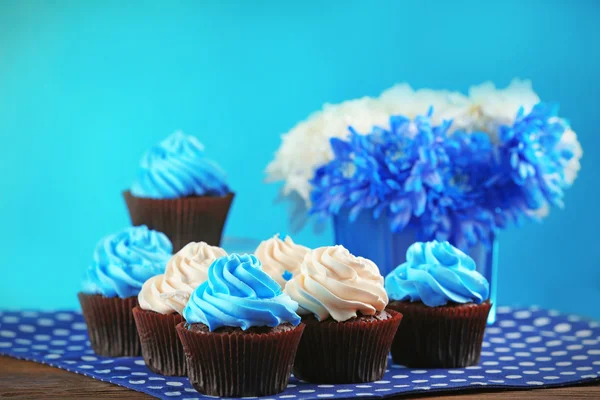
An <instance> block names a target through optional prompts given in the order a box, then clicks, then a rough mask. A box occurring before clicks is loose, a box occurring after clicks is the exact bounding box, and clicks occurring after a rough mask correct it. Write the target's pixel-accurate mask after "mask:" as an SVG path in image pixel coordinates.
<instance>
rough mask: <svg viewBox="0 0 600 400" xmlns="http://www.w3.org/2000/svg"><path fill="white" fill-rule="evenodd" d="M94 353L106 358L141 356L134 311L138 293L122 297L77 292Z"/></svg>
mask: <svg viewBox="0 0 600 400" xmlns="http://www.w3.org/2000/svg"><path fill="white" fill-rule="evenodd" d="M77 297H78V298H79V303H80V304H81V310H82V311H83V317H84V318H85V322H86V324H87V329H88V335H89V338H90V344H91V346H92V349H93V350H94V352H95V353H96V354H98V355H101V356H105V357H135V356H139V355H141V348H140V340H139V337H138V333H137V329H136V327H135V320H134V318H133V313H132V310H133V308H134V307H136V306H137V305H138V299H137V296H135V297H127V298H124V299H122V298H119V297H104V296H102V295H100V294H85V293H79V294H78V295H77Z"/></svg>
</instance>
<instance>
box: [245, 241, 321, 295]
mask: <svg viewBox="0 0 600 400" xmlns="http://www.w3.org/2000/svg"><path fill="white" fill-rule="evenodd" d="M309 251H310V249H309V248H308V247H304V246H302V245H299V244H296V243H294V241H293V240H292V238H291V237H289V236H286V237H285V239H284V240H281V239H280V238H279V234H277V235H275V236H273V237H272V238H271V239H268V240H263V241H262V242H260V244H259V245H258V247H257V248H256V251H255V252H254V255H255V256H256V258H258V259H259V260H260V262H261V263H262V269H263V271H265V272H266V273H267V274H269V275H270V276H271V278H273V279H275V281H277V283H279V285H281V287H282V288H283V287H284V286H285V284H286V282H287V281H288V280H289V279H290V278H291V276H292V275H296V274H297V273H298V272H299V271H300V265H301V264H302V261H303V260H304V256H305V255H306V253H308V252H309ZM286 271H287V272H289V274H290V276H289V277H287V276H286V277H287V279H285V277H284V275H287V274H286Z"/></svg>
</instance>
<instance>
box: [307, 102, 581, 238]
mask: <svg viewBox="0 0 600 400" xmlns="http://www.w3.org/2000/svg"><path fill="white" fill-rule="evenodd" d="M432 113H433V111H432V110H430V111H429V113H428V114H427V115H425V116H419V117H417V118H415V119H414V120H410V119H408V118H405V117H403V116H393V117H391V118H390V128H389V129H384V128H381V127H374V128H373V130H372V131H371V132H370V133H368V134H365V135H362V134H359V133H358V132H356V131H355V130H354V129H353V128H352V127H350V128H349V136H348V138H347V140H342V139H337V138H334V139H331V141H330V142H331V148H332V150H333V153H334V157H333V160H332V161H330V162H329V163H327V164H325V165H323V166H321V167H320V168H318V169H317V171H316V173H315V176H314V178H313V180H312V181H311V183H312V185H313V188H314V189H313V191H312V193H311V200H312V209H311V211H310V212H311V213H312V214H316V215H319V216H321V217H329V216H331V215H334V214H338V213H339V212H340V211H341V210H348V211H349V218H350V220H352V221H353V220H355V219H356V218H357V217H358V215H359V214H360V213H361V212H363V211H364V210H368V211H369V212H372V214H373V216H374V217H375V218H378V217H379V216H381V215H382V214H384V213H385V215H386V216H387V217H388V218H389V220H390V229H391V230H392V231H394V232H398V231H401V230H402V229H404V228H406V227H407V226H411V227H414V228H416V229H417V234H418V236H419V240H423V241H428V240H433V239H436V240H438V241H444V240H448V241H450V242H451V243H452V244H454V245H455V246H457V247H459V248H461V249H467V248H468V247H470V246H473V245H475V244H477V243H483V244H485V245H488V244H490V240H491V238H492V237H493V234H494V233H495V232H496V231H497V230H498V229H504V228H506V227H507V226H509V225H510V224H519V223H520V222H521V221H522V220H524V219H525V218H529V217H531V215H532V214H533V213H532V212H533V211H535V210H538V209H540V208H541V207H545V206H547V205H554V206H559V207H561V206H562V205H563V196H564V189H565V188H566V187H568V183H567V180H566V178H565V168H566V166H567V164H568V162H569V160H570V159H571V158H572V157H573V156H574V155H573V152H572V151H570V150H569V148H567V147H565V146H561V145H560V144H559V142H560V140H561V137H562V136H563V134H564V132H565V130H566V129H567V128H568V126H567V124H566V122H565V121H564V120H561V119H559V118H558V117H557V109H556V107H551V106H547V105H545V104H543V103H540V104H538V105H536V106H535V107H533V109H532V111H531V112H530V113H529V114H527V115H525V114H524V112H523V110H522V109H521V110H520V111H519V112H518V114H517V116H516V119H515V122H514V124H513V125H511V126H501V127H500V130H499V134H498V137H497V138H494V140H493V141H492V140H490V137H489V135H488V134H487V133H485V132H474V133H465V132H461V131H457V132H454V133H452V134H449V132H448V131H449V128H450V126H451V124H452V122H451V121H445V122H444V123H442V124H440V125H438V126H433V125H432V124H431V116H432Z"/></svg>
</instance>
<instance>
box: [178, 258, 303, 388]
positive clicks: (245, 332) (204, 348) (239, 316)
mask: <svg viewBox="0 0 600 400" xmlns="http://www.w3.org/2000/svg"><path fill="white" fill-rule="evenodd" d="M297 308H298V304H297V303H296V302H295V301H293V300H292V299H290V297H289V296H288V295H286V294H284V293H282V291H281V288H280V286H279V284H278V283H277V282H275V281H274V280H273V279H271V277H269V275H267V274H266V273H264V272H263V271H262V270H261V264H260V261H259V260H258V259H257V258H256V257H255V256H253V255H247V254H244V255H238V254H232V255H229V256H227V257H222V258H219V259H217V260H216V261H215V262H214V263H213V264H212V265H211V266H210V268H209V272H208V280H207V281H206V282H204V283H203V284H202V285H200V286H199V287H198V289H196V290H195V291H194V292H193V293H192V296H191V298H190V300H189V301H188V304H187V305H186V307H185V309H184V311H183V316H184V318H185V319H186V321H187V322H182V323H180V324H179V325H177V332H178V334H179V337H180V338H181V341H182V343H183V349H184V352H185V356H186V360H187V368H188V377H189V379H190V383H191V384H192V385H193V386H194V388H196V390H198V391H199V392H200V393H203V394H206V395H210V396H220V397H243V396H266V395H273V394H276V393H279V392H282V391H283V390H284V389H285V388H286V386H287V383H288V380H289V378H290V375H291V370H292V364H293V362H294V357H295V355H296V349H297V347H298V342H299V341H300V337H301V336H302V331H303V330H304V326H303V325H302V324H300V317H299V316H298V315H297V314H296V309H297Z"/></svg>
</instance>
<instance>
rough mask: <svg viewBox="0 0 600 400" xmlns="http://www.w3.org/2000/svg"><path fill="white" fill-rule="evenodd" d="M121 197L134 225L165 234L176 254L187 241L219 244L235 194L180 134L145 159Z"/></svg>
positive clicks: (219, 171)
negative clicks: (145, 226)
mask: <svg viewBox="0 0 600 400" xmlns="http://www.w3.org/2000/svg"><path fill="white" fill-rule="evenodd" d="M123 196H124V197H125V202H126V203H127V208H128V209H129V216H130V218H131V222H132V224H133V225H147V226H148V227H150V228H152V229H156V230H158V231H160V232H163V233H165V234H166V235H167V236H168V237H169V238H170V239H171V242H172V243H173V249H174V251H175V252H177V251H179V250H181V249H182V248H183V246H185V245H186V244H188V243H190V242H201V241H203V242H206V243H208V244H210V245H213V246H219V245H220V243H221V235H222V232H223V227H224V226H225V221H226V219H227V215H228V213H229V208H230V207H231V203H232V201H233V196H234V194H233V192H231V190H230V189H229V186H228V185H227V183H226V175H225V172H224V171H223V170H222V169H221V168H220V167H219V166H218V165H217V164H216V163H215V162H214V161H212V160H210V159H208V158H207V157H206V155H205V154H204V146H203V145H202V144H201V143H200V142H199V141H198V139H196V138H195V137H193V136H190V135H186V134H184V133H183V132H180V131H178V132H175V133H173V134H172V135H170V136H169V137H167V138H166V139H165V140H163V141H162V142H160V143H159V144H157V145H154V146H152V147H151V148H150V149H149V150H148V151H147V152H146V153H145V154H144V156H143V157H142V160H141V161H140V169H139V171H138V173H137V175H136V178H135V180H134V182H133V184H132V185H131V188H130V189H129V190H126V191H125V192H124V193H123Z"/></svg>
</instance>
